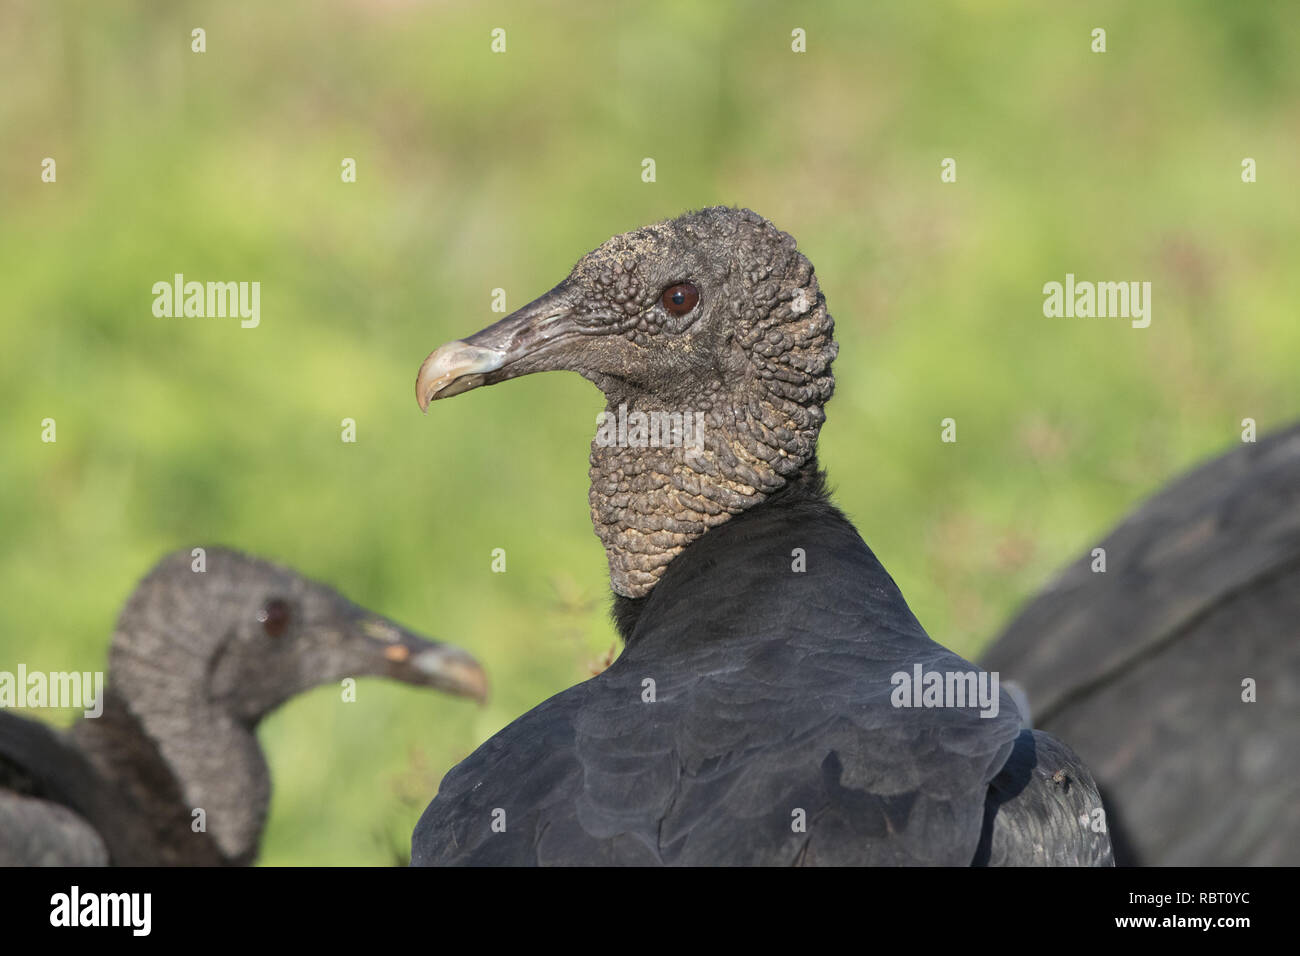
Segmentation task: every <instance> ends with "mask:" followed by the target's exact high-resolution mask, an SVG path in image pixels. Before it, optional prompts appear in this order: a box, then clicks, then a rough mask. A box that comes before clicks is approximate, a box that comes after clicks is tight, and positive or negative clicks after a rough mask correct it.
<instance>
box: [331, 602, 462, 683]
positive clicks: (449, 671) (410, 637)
mask: <svg viewBox="0 0 1300 956" xmlns="http://www.w3.org/2000/svg"><path fill="white" fill-rule="evenodd" d="M351 630H352V631H353V636H354V637H355V638H357V639H358V640H360V641H362V642H363V643H364V644H365V646H366V655H367V657H368V658H369V661H368V663H369V666H368V668H367V670H368V672H369V673H372V674H375V675H378V676H381V677H388V678H391V679H392V680H399V681H402V682H403V683H406V684H415V685H417V686H422V687H433V688H435V689H437V690H441V691H445V692H446V693H449V694H456V695H458V696H460V697H470V698H473V699H474V700H476V701H478V702H479V703H480V704H481V703H484V702H485V701H486V700H487V693H488V682H487V674H485V673H484V672H483V667H482V665H481V664H479V662H478V661H476V660H475V659H474V658H473V657H472V656H471V655H470V654H469V653H468V652H466V651H463V650H461V649H460V648H459V647H456V646H455V645H453V644H444V643H442V642H441V641H430V640H426V639H425V638H423V637H420V636H419V635H418V634H413V633H411V632H410V631H408V630H406V629H405V628H402V627H398V626H397V625H395V624H393V623H392V622H390V621H387V620H385V619H383V618H380V617H375V616H373V615H370V614H364V613H363V614H361V615H359V616H358V617H357V618H356V619H355V620H354V621H353V624H352V627H351Z"/></svg>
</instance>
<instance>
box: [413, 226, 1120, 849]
mask: <svg viewBox="0 0 1300 956" xmlns="http://www.w3.org/2000/svg"><path fill="white" fill-rule="evenodd" d="M683 288H685V292H683V291H681V290H682V289H683ZM683 310H684V311H683ZM831 330H832V325H831V321H830V317H829V315H828V314H827V313H826V310H825V302H824V299H823V297H822V295H821V293H820V291H819V289H818V287H817V284H816V280H815V278H814V276H813V272H812V267H811V264H810V263H808V261H807V259H805V258H804V257H803V256H802V255H800V254H799V253H798V252H797V250H796V249H795V247H794V242H793V240H792V239H791V238H790V237H789V236H786V235H785V234H784V233H781V232H779V231H778V230H776V229H775V228H774V227H772V226H771V224H770V223H767V221H766V220H764V219H762V218H761V217H759V216H757V215H755V214H754V213H752V212H748V211H746V210H733V209H722V208H716V209H709V210H704V211H702V212H700V213H695V214H690V215H687V216H683V217H681V218H680V219H678V220H674V221H671V222H667V223H661V224H659V225H657V226H653V227H648V228H646V229H642V230H638V231H636V232H634V233H630V234H628V235H626V236H620V237H615V238H614V239H612V240H610V241H609V242H608V243H606V244H605V245H603V246H602V247H601V248H600V249H597V250H596V251H595V252H593V253H592V254H591V255H589V256H587V257H586V258H584V259H583V260H582V261H581V262H579V264H578V265H577V266H576V267H575V269H574V271H573V274H572V275H571V276H570V277H569V279H567V280H566V281H565V282H564V283H561V285H560V286H557V287H556V289H554V290H552V291H551V292H550V293H548V294H547V295H546V296H544V297H542V299H539V300H537V301H536V302H534V303H531V304H530V305H528V306H525V307H524V309H522V310H520V311H519V312H518V313H516V314H515V315H514V316H511V317H509V318H507V319H505V320H503V321H502V322H501V323H498V324H497V325H496V326H493V327H491V328H489V329H487V330H484V332H481V333H479V334H477V335H475V336H472V337H471V338H470V339H468V340H466V341H464V342H453V343H449V344H448V345H446V346H444V347H443V348H441V349H439V350H438V351H436V352H435V353H433V354H432V355H431V356H430V357H429V359H428V360H426V362H425V364H424V366H423V367H422V369H421V373H420V376H419V380H418V382H417V392H418V394H419V398H420V401H421V404H422V405H426V404H427V402H428V401H429V400H430V399H433V398H442V397H446V396H447V395H451V394H457V393H459V392H462V391H465V390H467V389H469V388H473V387H475V386H477V385H482V384H491V383H492V382H495V381H502V380H504V379H507V378H511V377H514V376H516V375H520V374H525V373H527V372H533V371H543V370H547V369H559V368H565V369H571V370H574V371H578V372H580V373H581V374H583V375H584V376H586V377H588V378H590V379H591V380H592V381H594V382H595V383H596V384H597V385H598V386H599V387H600V388H601V389H602V391H604V392H605V395H606V399H607V403H608V404H607V410H608V411H610V412H611V413H613V412H614V411H615V410H618V409H620V407H622V408H624V409H627V410H631V411H639V412H647V413H648V412H658V413H671V412H672V411H673V410H674V409H675V410H677V411H679V412H682V413H683V414H692V413H693V412H695V411H698V412H699V414H700V415H701V421H703V422H704V423H705V425H706V429H705V431H704V433H703V440H702V442H701V443H700V446H699V447H697V448H695V449H693V450H692V451H691V453H688V452H687V450H686V449H685V448H683V447H675V448H674V447H662V446H658V447H654V446H651V447H647V446H640V447H637V446H635V445H634V443H627V444H623V445H617V444H616V445H612V446H611V445H609V444H605V443H602V440H601V438H600V436H599V435H598V438H597V441H596V442H594V443H593V446H592V458H591V477H592V491H591V504H592V515H593V520H594V522H595V524H596V528H597V533H598V534H599V535H600V537H601V539H602V541H603V542H604V543H605V547H606V551H607V554H608V556H609V561H610V569H611V583H612V586H613V588H614V590H615V593H616V599H615V612H614V613H615V620H616V622H617V624H618V627H619V630H620V632H621V634H622V636H623V637H624V639H625V645H626V646H625V649H624V651H623V653H622V654H621V655H620V656H619V658H618V659H617V660H616V661H615V662H614V663H613V664H612V665H611V666H610V667H609V668H608V669H607V670H606V671H604V672H603V673H602V674H600V675H599V676H597V677H595V678H593V679H591V680H589V681H586V682H585V683H583V684H580V685H578V686H576V687H573V688H570V689H569V690H566V691H564V692H563V693H560V694H558V695H556V696H555V697H552V698H551V699H550V700H548V701H546V702H545V703H543V704H541V705H540V706H538V707H536V708H535V709H533V710H532V711H530V712H529V713H527V714H525V715H524V716H522V717H520V718H519V719H518V720H516V721H515V722H514V723H512V724H510V725H509V726H508V727H506V728H505V729H504V730H502V731H501V732H500V733H498V734H496V735H495V736H494V737H492V738H491V739H490V740H488V741H487V742H486V743H484V744H483V745H482V746H481V747H480V748H479V749H478V750H477V751H475V752H474V753H473V754H472V755H470V757H468V758H467V759H466V760H465V761H463V762H462V763H461V764H459V765H458V766H457V767H455V768H454V769H453V770H452V771H450V772H449V773H448V774H447V776H446V777H445V779H444V780H443V782H442V786H441V788H440V790H439V793H438V795H437V797H436V798H435V799H434V800H433V802H432V803H431V804H430V806H429V808H428V809H427V810H426V811H425V813H424V816H423V817H422V818H421V820H420V822H419V824H418V825H417V827H416V830H415V833H414V836H413V840H412V862H413V863H415V864H455V863H472V864H602V863H617V864H660V863H665V864H781V865H785V864H949V865H952V864H956V865H966V864H971V863H999V864H1000V863H1043V864H1047V863H1066V862H1070V863H1098V864H1106V863H1109V862H1110V846H1109V841H1108V838H1107V836H1106V834H1105V833H1104V832H1101V831H1100V830H1098V829H1096V828H1094V827H1093V826H1091V825H1090V820H1091V817H1090V814H1091V812H1092V810H1094V809H1095V808H1097V807H1098V806H1099V799H1098V797H1097V794H1096V791H1095V788H1094V786H1093V784H1092V781H1091V778H1090V777H1089V775H1088V773H1087V771H1086V769H1084V768H1083V767H1082V766H1081V765H1080V764H1079V763H1078V761H1077V760H1076V759H1075V758H1074V756H1073V755H1072V754H1071V753H1070V752H1069V750H1068V749H1066V748H1065V747H1064V746H1063V745H1061V744H1059V743H1058V742H1056V741H1054V740H1052V739H1051V738H1049V737H1047V736H1046V735H1044V734H1036V733H1033V732H1022V731H1021V728H1020V716H1019V714H1018V712H1017V711H1016V708H1015V706H1014V704H1012V703H1011V701H1010V699H1009V698H1007V697H1006V695H1005V694H1003V695H1001V696H1000V697H999V698H998V703H999V709H998V711H997V713H996V714H995V715H994V714H990V716H980V713H979V710H978V708H977V707H973V706H945V707H923V708H905V707H899V706H896V705H895V704H896V700H895V698H894V692H895V690H896V682H895V675H897V674H907V675H911V674H912V673H913V672H914V668H915V667H917V666H918V665H919V666H920V667H921V668H922V669H923V672H926V673H929V672H943V673H956V674H974V673H975V668H974V667H973V665H971V664H969V663H968V662H966V661H964V660H962V659H961V658H960V657H958V656H957V655H956V654H953V653H952V652H951V651H948V650H946V649H945V648H943V647H941V646H940V645H938V644H936V643H934V642H933V641H932V640H930V638H929V637H928V636H927V635H926V633H925V631H924V630H923V629H922V627H921V625H920V624H919V623H918V622H917V620H916V618H915V617H914V616H913V615H912V613H911V611H910V610H909V609H908V607H907V604H906V602H905V601H904V599H903V597H902V595H901V594H900V593H899V590H898V588H897V587H896V586H895V584H894V582H893V580H892V579H891V578H890V576H889V574H888V573H887V572H886V571H885V569H884V568H883V567H882V566H881V564H880V563H879V562H878V561H877V560H876V558H875V556H874V555H873V554H872V553H871V551H870V549H869V548H868V547H867V546H866V544H865V543H863V541H862V539H861V538H860V537H859V536H858V534H857V532H856V531H855V530H854V528H853V526H852V524H851V523H850V522H849V521H848V520H847V519H846V518H845V517H844V515H843V514H841V513H840V512H839V510H838V509H836V508H835V507H834V505H832V504H831V503H830V501H829V499H828V497H827V495H826V493H825V490H824V487H823V479H822V476H821V474H820V472H819V471H818V467H817V461H816V457H815V443H816V438H817V432H818V429H819V427H820V425H821V422H822V420H823V418H824V414H823V412H822V405H823V404H824V402H825V401H826V400H827V399H828V398H829V397H830V392H831V388H832V385H833V380H832V379H831V378H830V371H829V367H830V362H831V360H832V359H833V358H834V356H835V353H836V346H835V342H834V339H833V337H832V332H831ZM991 710H992V708H990V711H991Z"/></svg>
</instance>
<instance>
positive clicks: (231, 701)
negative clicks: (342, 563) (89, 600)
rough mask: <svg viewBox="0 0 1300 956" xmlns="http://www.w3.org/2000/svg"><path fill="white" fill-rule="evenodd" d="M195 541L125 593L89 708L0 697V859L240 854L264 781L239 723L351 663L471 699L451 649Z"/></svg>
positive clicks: (465, 670) (358, 670)
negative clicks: (61, 710)
mask: <svg viewBox="0 0 1300 956" xmlns="http://www.w3.org/2000/svg"><path fill="white" fill-rule="evenodd" d="M205 551H206V554H205V555H204V556H203V560H204V561H205V563H206V568H205V570H202V571H196V570H195V568H196V567H198V566H199V565H196V564H194V562H195V556H194V555H193V554H192V552H190V551H180V552H176V553H173V554H171V555H169V556H167V557H165V558H164V559H163V560H162V561H160V562H159V563H158V564H157V565H156V566H155V567H154V568H153V570H152V571H151V572H150V573H149V574H148V575H147V576H146V577H145V578H144V580H143V581H141V583H140V585H139V586H138V587H137V588H136V590H135V591H134V593H132V595H131V597H130V598H129V600H128V601H127V602H126V605H125V607H124V609H123V611H122V613H121V616H120V617H119V619H118V623H117V629H116V631H115V632H114V635H113V642H112V645H111V647H110V649H109V672H108V678H107V681H106V682H105V684H104V686H103V693H102V699H101V701H100V702H99V703H100V705H101V706H102V713H100V714H99V715H98V716H84V717H82V718H80V719H79V720H78V721H77V722H76V723H75V724H74V725H73V726H72V728H71V729H70V730H69V731H67V732H56V731H55V730H53V729H52V728H50V727H48V726H46V725H45V724H42V723H39V722H37V721H34V720H28V719H25V718H22V717H19V716H18V715H17V713H16V712H14V711H11V710H0V865H5V866H24V865H44V864H56V865H102V864H106V863H111V864H114V865H126V866H149V865H240V864H248V863H251V862H252V861H253V859H254V858H255V857H256V855H257V850H258V844H259V841H260V839H261V834H262V828H263V826H264V824H265V822H266V812H267V807H268V804H269V801H270V792H271V781H270V775H269V772H268V770H267V766H266V760H265V757H264V756H263V754H262V749H261V747H260V746H259V745H258V742H257V738H256V736H255V735H254V730H255V728H256V726H257V723H258V722H259V721H260V720H261V719H262V718H263V717H265V716H266V715H267V714H269V713H270V712H271V711H272V710H274V709H275V708H276V707H278V706H279V705H281V704H283V703H284V702H285V701H287V700H288V699H289V698H291V697H293V696H294V695H295V694H298V693H300V692H302V691H305V690H308V689H310V688H312V687H316V686H318V685H320V684H326V683H331V682H334V681H341V680H342V679H344V678H349V677H360V676H364V675H380V676H384V677H389V678H392V679H394V680H399V681H403V682H405V683H408V684H415V685H421V686H426V687H433V688H436V689H438V690H443V691H447V692H449V693H452V694H459V695H463V696H468V697H473V698H477V699H480V700H481V699H482V698H483V696H484V694H485V692H486V686H487V685H486V679H485V676H484V674H483V670H482V668H481V667H480V666H479V664H478V663H477V662H476V661H475V660H474V659H473V658H472V657H471V656H470V655H469V654H467V653H465V652H464V651H462V650H461V649H459V648H457V647H453V646H451V645H448V644H441V643H437V642H433V641H428V640H425V639H424V638H422V637H420V636H418V635H416V634H413V633H411V632H410V631H408V630H406V629H404V628H402V627H399V626H398V625H396V624H394V623H393V622H391V621H389V620H387V619H385V618H382V617H380V616H378V615H375V614H371V613H370V612H369V611H366V610H365V609H363V608H361V607H358V606H357V605H355V604H353V603H351V602H350V601H348V600H347V599H345V598H344V597H342V596H341V595H339V594H337V593H336V592H335V591H333V590H332V589H330V588H328V587H325V586H324V585H321V584H317V583H315V582H313V581H309V580H307V579H305V578H303V577H302V576H301V575H299V574H297V573H295V572H294V571H291V570H289V569H288V568H284V567H279V566H277V565H274V564H271V563H268V562H266V561H262V560H259V559H256V558H253V557H249V556H247V555H243V554H240V553H237V552H234V551H229V550H225V549H221V548H208V549H205ZM197 810H201V811H202V814H196V812H195V811H197Z"/></svg>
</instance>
